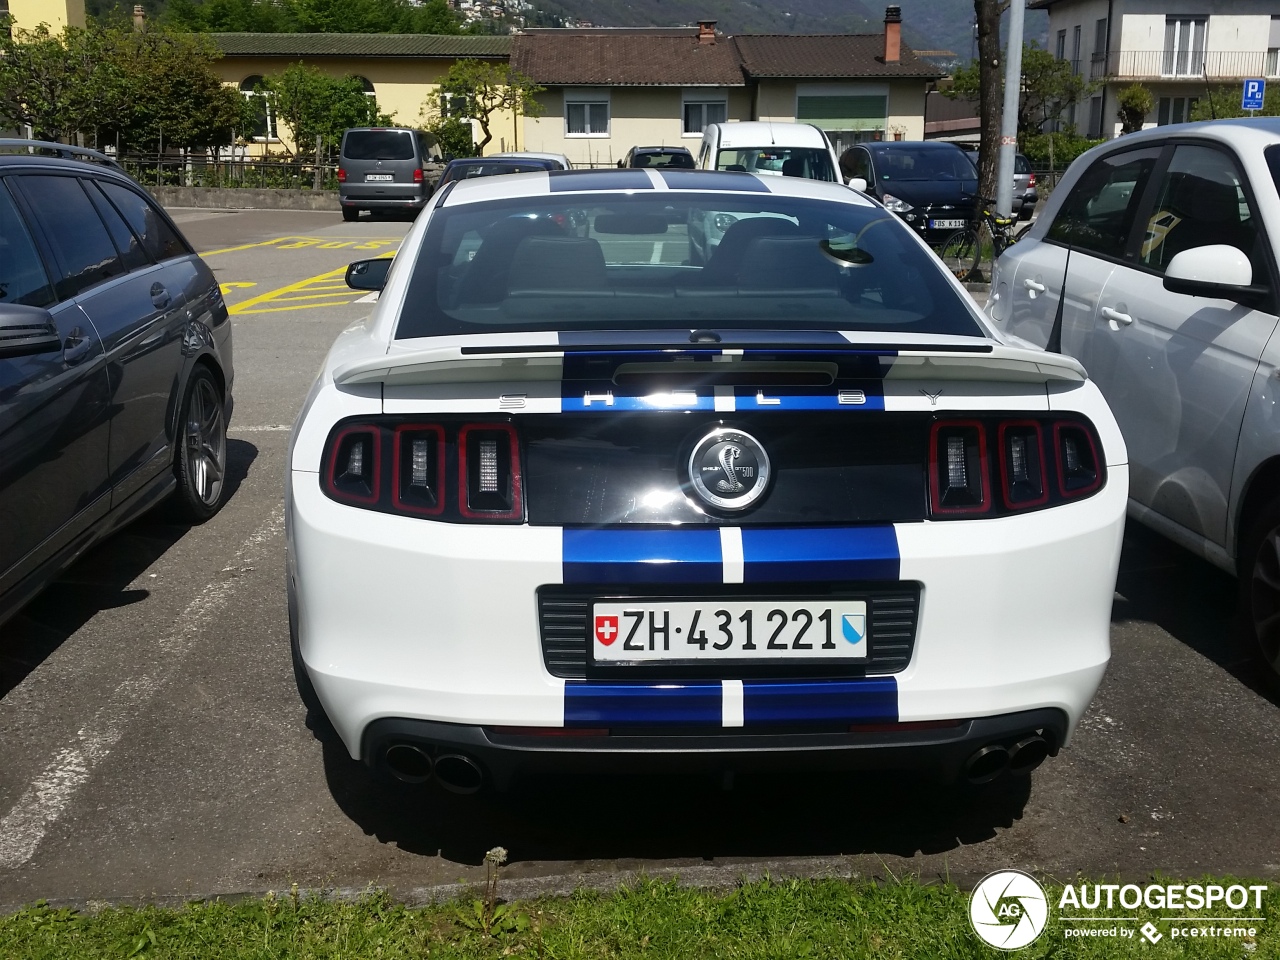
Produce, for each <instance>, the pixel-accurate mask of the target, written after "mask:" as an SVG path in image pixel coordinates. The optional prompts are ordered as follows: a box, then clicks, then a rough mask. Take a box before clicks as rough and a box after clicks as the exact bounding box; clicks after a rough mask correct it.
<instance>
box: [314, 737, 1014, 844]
mask: <svg viewBox="0 0 1280 960" xmlns="http://www.w3.org/2000/svg"><path fill="white" fill-rule="evenodd" d="M308 726H309V727H311V729H312V732H313V733H314V734H315V736H316V737H317V738H318V739H319V740H320V741H321V743H322V744H323V748H324V764H325V775H326V778H327V780H328V784H329V789H330V791H331V793H332V795H333V797H334V799H335V800H336V801H337V803H338V805H339V806H340V807H341V809H342V810H343V812H344V813H345V814H346V815H347V816H348V817H350V818H351V820H352V821H353V822H355V823H356V824H357V825H358V826H359V827H360V828H361V829H362V830H363V831H364V832H365V833H366V834H368V835H370V836H374V837H376V838H377V839H378V840H379V841H381V842H383V843H390V844H395V845H396V846H398V847H399V848H400V849H402V850H405V851H408V852H411V853H417V854H421V855H423V856H432V857H435V856H439V857H441V858H443V859H445V860H448V861H452V862H454V863H458V864H468V865H478V864H480V863H482V862H483V861H484V854H485V851H487V850H489V849H491V848H492V847H495V846H502V847H505V848H506V849H507V850H508V852H509V855H510V858H511V861H512V862H526V863H527V862H532V861H552V862H558V863H562V864H565V865H566V869H574V868H575V867H576V864H577V862H579V861H592V860H615V861H617V860H621V861H626V860H630V859H635V860H643V861H655V860H659V861H660V860H688V859H703V860H715V859H718V858H745V859H750V860H760V859H769V858H775V857H778V858H782V857H788V858H794V857H807V856H823V857H828V856H839V855H854V854H883V855H895V856H904V857H910V856H913V855H914V854H916V853H917V852H919V853H925V854H933V853H945V852H947V851H949V850H954V849H956V848H958V847H961V846H964V845H967V844H972V843H979V842H981V841H984V840H988V839H991V838H992V837H994V836H995V835H996V834H997V832H998V831H999V830H1001V829H1007V828H1009V827H1012V826H1013V824H1014V823H1015V822H1016V821H1018V820H1020V819H1021V818H1022V813H1023V809H1024V808H1025V806H1026V804H1027V802H1028V799H1029V797H1030V791H1031V783H1032V781H1031V779H1029V778H1027V777H1005V778H1003V779H1002V780H999V781H997V782H996V783H994V784H990V785H988V786H985V787H981V788H963V787H949V786H948V787H941V786H939V785H938V784H937V783H932V782H926V781H921V780H916V779H914V778H913V779H904V778H903V776H902V775H901V774H897V773H880V774H877V773H868V772H861V773H858V774H845V773H840V774H832V773H830V772H809V773H803V774H800V773H796V774H790V775H778V774H768V775H764V774H751V775H747V774H738V775H737V776H735V778H734V780H733V785H732V787H731V788H729V789H726V788H725V785H724V783H723V781H722V780H721V779H720V778H719V777H712V776H709V775H692V776H689V775H685V776H676V775H672V776H666V777H647V776H646V777H640V776H634V777H628V776H583V775H575V776H572V777H569V776H557V777H556V778H554V779H551V778H533V777H529V778H526V779H521V780H518V781H517V782H516V783H515V784H514V785H513V787H512V789H511V790H510V791H508V792H504V793H498V792H494V791H491V790H485V791H482V792H481V793H479V794H476V795H474V796H456V795H454V794H450V793H447V792H445V791H444V790H442V789H441V788H440V787H438V786H436V785H434V784H425V785H423V784H417V785H410V784H401V783H397V782H394V781H384V780H382V779H381V778H379V777H377V776H375V775H374V774H372V773H371V772H370V771H368V770H367V768H365V766H364V765H363V764H361V763H357V762H355V761H353V760H351V758H350V756H349V755H348V754H347V752H346V749H345V748H344V747H343V746H342V743H341V742H340V741H339V740H338V739H337V736H336V735H335V734H334V733H333V732H332V729H331V728H330V727H328V725H327V724H326V723H324V722H323V721H320V722H318V723H317V722H316V718H315V717H313V716H309V717H308Z"/></svg>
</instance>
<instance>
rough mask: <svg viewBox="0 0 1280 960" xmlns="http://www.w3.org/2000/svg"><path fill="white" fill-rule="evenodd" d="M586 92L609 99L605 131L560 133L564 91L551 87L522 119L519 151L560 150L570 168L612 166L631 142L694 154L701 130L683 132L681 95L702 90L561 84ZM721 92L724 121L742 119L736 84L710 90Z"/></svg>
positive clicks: (745, 99)
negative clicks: (537, 110) (538, 109)
mask: <svg viewBox="0 0 1280 960" xmlns="http://www.w3.org/2000/svg"><path fill="white" fill-rule="evenodd" d="M567 89H568V90H570V91H573V92H591V93H592V94H593V95H600V96H606V97H608V100H609V132H608V134H605V135H589V136H583V135H570V134H569V133H567V132H566V130H567V124H566V122H565V110H564V104H565V90H566V88H562V87H555V88H552V89H549V90H547V91H545V92H543V93H541V94H539V95H538V97H537V99H538V102H539V103H540V104H541V105H542V108H543V112H542V116H541V117H537V118H533V117H526V118H525V119H524V137H523V140H524V143H523V145H522V146H521V149H522V150H536V151H542V152H546V153H562V154H564V155H565V156H566V157H568V158H569V160H570V161H572V162H573V164H574V165H575V166H590V165H593V164H594V165H596V166H603V165H609V164H615V163H617V162H618V161H619V160H621V159H622V158H623V157H625V156H626V154H627V151H628V150H630V149H631V148H632V147H637V146H664V145H666V146H684V147H688V148H689V150H690V151H691V152H694V153H696V152H697V149H698V143H699V142H701V139H702V134H701V133H696V134H689V135H688V136H685V135H684V133H683V126H684V100H685V97H686V95H690V96H692V95H696V94H697V93H701V92H703V91H701V90H700V88H696V87H685V88H681V87H603V88H580V87H570V88H567ZM715 89H716V91H717V92H719V93H723V94H724V95H725V100H726V102H727V110H728V116H729V119H730V120H747V119H750V116H751V100H750V96H749V94H748V93H747V91H746V89H744V88H742V87H729V88H727V90H726V89H725V88H715Z"/></svg>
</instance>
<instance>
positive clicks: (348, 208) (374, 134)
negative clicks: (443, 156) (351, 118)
mask: <svg viewBox="0 0 1280 960" xmlns="http://www.w3.org/2000/svg"><path fill="white" fill-rule="evenodd" d="M443 169H444V167H443V165H442V163H441V160H440V143H439V141H438V140H437V139H436V138H435V136H434V135H433V134H431V133H428V132H427V131H425V130H412V129H410V128H408V127H354V128H352V129H350V130H348V131H346V132H345V133H344V134H343V135H342V155H341V157H340V158H339V160H338V202H339V203H340V204H342V219H343V220H354V219H356V217H358V216H360V211H361V210H411V211H413V212H414V213H416V212H417V211H419V210H421V209H422V208H423V207H424V206H425V205H426V202H427V199H428V198H429V197H430V196H431V192H432V190H434V189H435V183H436V181H437V180H439V179H440V172H441V170H443Z"/></svg>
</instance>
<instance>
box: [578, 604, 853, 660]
mask: <svg viewBox="0 0 1280 960" xmlns="http://www.w3.org/2000/svg"><path fill="white" fill-rule="evenodd" d="M591 624H592V642H591V650H592V654H593V656H594V658H595V661H596V662H597V663H629V662H636V661H654V660H791V659H817V658H821V659H832V660H849V659H859V660H864V659H866V657H867V604H866V601H865V600H775V601H769V600H760V601H705V600H697V601H681V600H656V601H642V602H637V601H625V600H623V601H610V600H602V601H599V602H597V603H595V604H594V605H593V606H592V620H591Z"/></svg>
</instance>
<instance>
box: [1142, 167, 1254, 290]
mask: <svg viewBox="0 0 1280 960" xmlns="http://www.w3.org/2000/svg"><path fill="white" fill-rule="evenodd" d="M1218 243H1222V244H1227V245H1228V246H1232V247H1235V248H1236V249H1238V250H1241V251H1243V252H1244V253H1245V254H1246V255H1247V256H1249V258H1250V259H1251V260H1253V261H1254V274H1255V276H1257V275H1258V271H1259V267H1261V268H1262V269H1263V270H1264V271H1265V269H1266V267H1265V261H1263V260H1262V256H1261V251H1260V250H1258V249H1257V248H1258V229H1257V220H1256V218H1255V217H1254V216H1253V215H1252V212H1251V211H1250V209H1249V205H1248V201H1247V200H1246V199H1245V196H1244V189H1243V183H1242V179H1241V176H1240V172H1239V171H1238V170H1237V169H1236V165H1235V162H1234V161H1233V160H1232V159H1231V157H1229V156H1228V155H1227V154H1225V153H1224V152H1222V151H1221V150H1218V149H1216V148H1214V147H1205V146H1198V145H1191V144H1184V145H1181V146H1179V147H1178V148H1177V149H1175V150H1174V152H1173V160H1172V161H1171V162H1170V164H1169V169H1168V171H1167V172H1166V173H1165V175H1164V179H1163V180H1162V182H1161V183H1160V187H1159V193H1158V194H1157V200H1156V205H1155V209H1154V210H1153V211H1152V213H1151V217H1150V218H1149V220H1148V221H1147V227H1146V236H1145V237H1144V238H1143V242H1142V250H1141V262H1142V264H1143V266H1146V267H1150V268H1151V269H1153V270H1156V271H1158V272H1160V273H1163V272H1164V270H1165V267H1167V266H1168V265H1169V261H1170V260H1172V259H1173V258H1174V256H1176V255H1177V254H1179V253H1181V252H1182V251H1183V250H1190V249H1191V248H1193V247H1203V246H1207V245H1209V244H1218ZM1263 275H1265V273H1264V274H1263Z"/></svg>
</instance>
